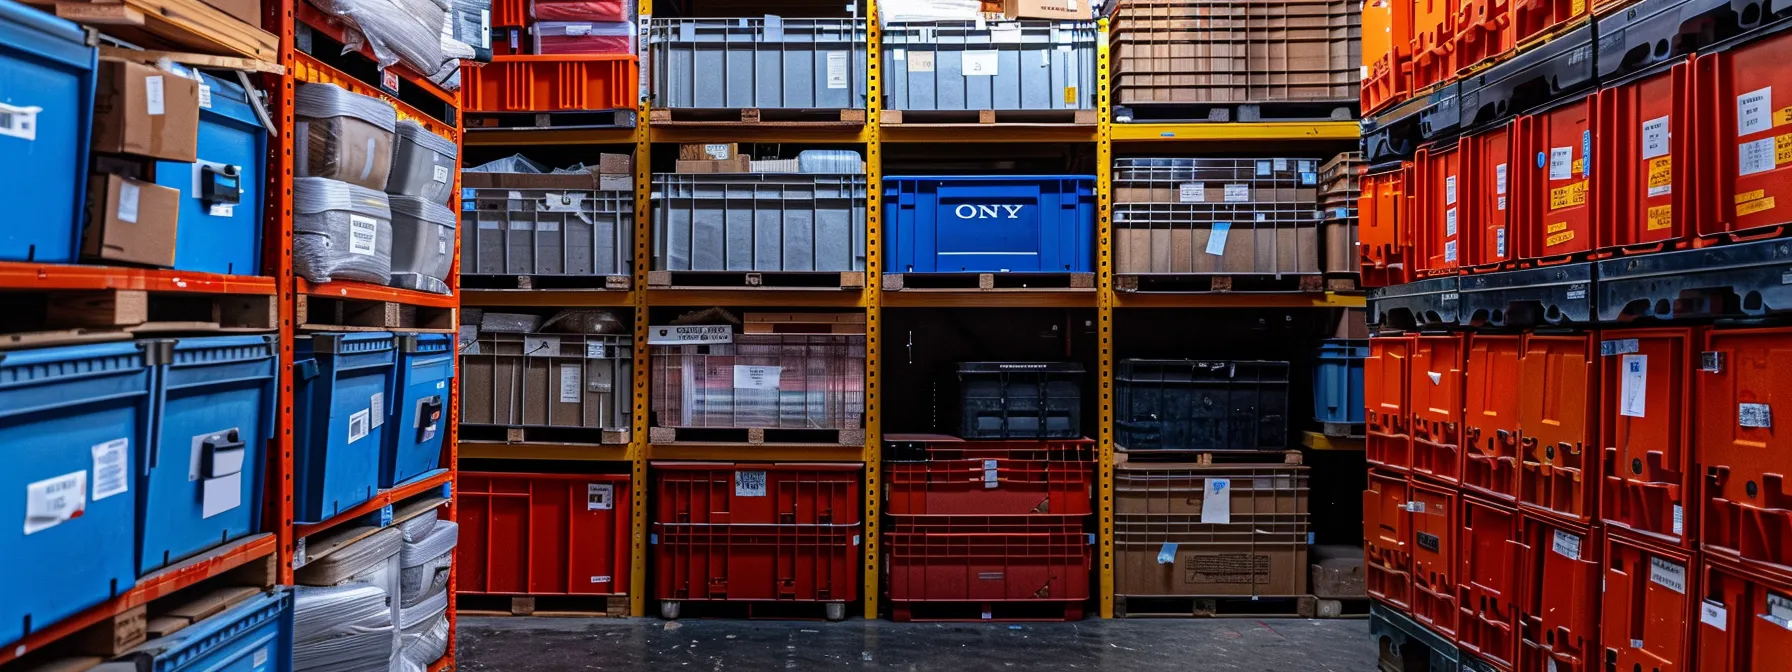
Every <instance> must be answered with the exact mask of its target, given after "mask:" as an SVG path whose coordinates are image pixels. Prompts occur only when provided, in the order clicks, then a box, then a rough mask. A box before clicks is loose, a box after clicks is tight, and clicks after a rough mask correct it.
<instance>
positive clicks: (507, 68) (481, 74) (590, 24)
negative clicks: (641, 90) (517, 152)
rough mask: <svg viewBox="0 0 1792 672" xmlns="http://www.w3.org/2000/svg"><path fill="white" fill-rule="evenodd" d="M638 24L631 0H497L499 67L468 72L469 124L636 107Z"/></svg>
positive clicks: (495, 61)
mask: <svg viewBox="0 0 1792 672" xmlns="http://www.w3.org/2000/svg"><path fill="white" fill-rule="evenodd" d="M635 21H636V13H635V3H633V2H631V1H630V0H496V1H495V2H493V3H492V8H491V18H490V22H491V25H490V33H491V36H490V47H491V53H492V54H493V56H492V59H491V60H492V62H491V63H488V64H485V65H484V66H482V67H477V68H466V69H465V71H464V72H463V76H464V77H465V84H464V86H463V89H462V98H463V101H462V102H463V104H464V105H465V107H466V110H467V112H468V113H469V115H470V116H471V118H470V119H469V125H478V124H482V123H496V124H506V123H507V122H505V121H504V120H503V119H504V118H503V117H502V116H499V115H503V114H506V113H513V112H518V113H555V112H590V111H599V110H632V109H634V101H635V100H636V98H637V96H638V93H637V87H638V79H639V77H640V67H639V59H638V56H637V54H638V53H639V45H638V44H637V43H636V24H635ZM529 117H531V118H533V117H534V115H533V114H530V115H529ZM530 125H535V124H530Z"/></svg>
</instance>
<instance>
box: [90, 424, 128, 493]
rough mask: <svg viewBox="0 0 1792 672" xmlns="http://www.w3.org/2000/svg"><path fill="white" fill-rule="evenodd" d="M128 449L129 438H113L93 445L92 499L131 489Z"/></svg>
mask: <svg viewBox="0 0 1792 672" xmlns="http://www.w3.org/2000/svg"><path fill="white" fill-rule="evenodd" d="M130 449H131V440H130V439H113V440H111V441H107V442H105V443H101V444H98V445H95V446H94V447H93V501H96V502H97V501H100V500H102V499H105V498H107V497H111V496H113V495H120V494H124V492H125V491H127V490H130V489H131V450H130Z"/></svg>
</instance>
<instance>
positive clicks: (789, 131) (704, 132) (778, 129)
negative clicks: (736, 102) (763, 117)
mask: <svg viewBox="0 0 1792 672" xmlns="http://www.w3.org/2000/svg"><path fill="white" fill-rule="evenodd" d="M648 135H649V136H650V137H651V138H652V139H653V142H790V143H812V142H813V143H834V142H837V143H845V144H865V143H867V142H870V141H871V135H872V132H871V126H868V125H866V126H860V125H853V126H843V125H826V126H823V125H812V126H800V125H792V124H785V125H779V124H775V123H773V124H705V125H701V126H654V127H652V128H651V129H650V130H649V132H648Z"/></svg>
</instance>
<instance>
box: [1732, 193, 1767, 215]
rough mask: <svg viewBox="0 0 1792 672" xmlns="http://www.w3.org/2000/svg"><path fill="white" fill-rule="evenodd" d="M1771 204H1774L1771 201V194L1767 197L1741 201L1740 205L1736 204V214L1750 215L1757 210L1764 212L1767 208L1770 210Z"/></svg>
mask: <svg viewBox="0 0 1792 672" xmlns="http://www.w3.org/2000/svg"><path fill="white" fill-rule="evenodd" d="M1773 206H1774V203H1773V197H1772V196H1769V197H1767V198H1758V199H1755V200H1752V201H1749V202H1747V203H1743V204H1741V205H1738V206H1736V216H1737V217H1741V216H1743V215H1752V214H1755V213H1757V212H1764V211H1767V210H1772V209H1773Z"/></svg>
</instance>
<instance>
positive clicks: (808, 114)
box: [647, 107, 865, 126]
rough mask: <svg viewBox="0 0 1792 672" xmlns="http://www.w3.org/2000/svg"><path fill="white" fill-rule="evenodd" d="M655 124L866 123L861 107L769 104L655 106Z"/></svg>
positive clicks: (651, 112) (651, 114) (649, 115)
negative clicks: (841, 107) (701, 106)
mask: <svg viewBox="0 0 1792 672" xmlns="http://www.w3.org/2000/svg"><path fill="white" fill-rule="evenodd" d="M647 118H648V120H649V121H650V122H651V123H653V124H654V125H656V126H660V125H664V126H679V125H692V126H696V125H711V124H731V125H732V124H746V125H758V126H781V125H790V124H797V125H802V126H842V125H858V126H862V125H864V123H865V110H863V109H860V108H846V109H836V108H825V109H780V108H766V107H723V108H672V109H666V108H654V109H652V110H648V111H647Z"/></svg>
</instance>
